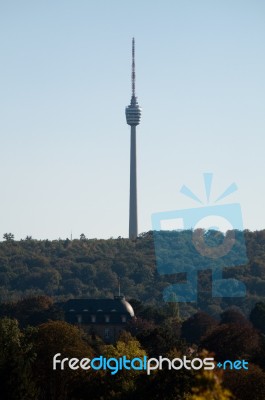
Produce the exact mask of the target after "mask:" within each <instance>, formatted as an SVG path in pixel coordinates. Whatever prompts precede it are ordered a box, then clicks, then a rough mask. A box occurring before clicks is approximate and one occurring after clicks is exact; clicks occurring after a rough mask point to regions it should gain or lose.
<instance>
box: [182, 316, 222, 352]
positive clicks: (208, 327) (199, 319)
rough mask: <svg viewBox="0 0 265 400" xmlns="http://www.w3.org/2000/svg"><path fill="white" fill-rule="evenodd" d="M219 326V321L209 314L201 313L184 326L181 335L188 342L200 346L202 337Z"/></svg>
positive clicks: (189, 319) (188, 320)
mask: <svg viewBox="0 0 265 400" xmlns="http://www.w3.org/2000/svg"><path fill="white" fill-rule="evenodd" d="M216 326H217V321H216V320H215V319H214V318H212V317H210V316H209V315H208V314H206V313H204V312H202V311H200V312H198V313H196V314H194V315H193V316H191V317H190V318H188V319H187V320H186V321H184V322H183V324H182V329H181V334H182V337H184V338H185V339H186V340H187V342H189V343H196V344H199V343H200V341H201V339H202V337H204V336H205V335H206V334H207V333H209V332H210V331H212V330H213V329H214V328H215V327H216Z"/></svg>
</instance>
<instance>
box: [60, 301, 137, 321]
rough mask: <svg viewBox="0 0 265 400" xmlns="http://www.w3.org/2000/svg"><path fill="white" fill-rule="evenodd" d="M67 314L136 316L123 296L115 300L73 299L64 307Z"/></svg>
mask: <svg viewBox="0 0 265 400" xmlns="http://www.w3.org/2000/svg"><path fill="white" fill-rule="evenodd" d="M64 310H65V312H67V313H68V312H70V311H75V312H78V313H80V312H88V313H93V314H96V313H97V312H104V313H111V312H117V313H120V314H124V313H125V314H127V313H128V314H130V316H131V317H133V316H134V311H133V308H132V306H131V305H130V303H128V301H126V300H125V298H124V297H123V296H116V297H115V298H114V299H71V300H68V301H67V302H66V303H65V305H64Z"/></svg>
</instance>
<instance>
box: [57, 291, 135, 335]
mask: <svg viewBox="0 0 265 400" xmlns="http://www.w3.org/2000/svg"><path fill="white" fill-rule="evenodd" d="M64 311H65V321H66V322H68V323H71V324H75V325H77V326H80V327H81V328H82V329H84V331H85V332H87V333H88V334H91V335H97V336H100V337H101V338H102V339H103V340H104V341H105V342H106V343H115V342H116V341H117V340H118V338H119V335H120V333H121V331H122V330H124V329H125V327H126V324H127V323H128V322H129V321H131V320H132V319H133V318H135V315H134V310H133V308H132V306H131V305H130V303H128V301H126V300H125V297H124V296H114V299H71V300H68V301H67V302H66V303H65V309H64Z"/></svg>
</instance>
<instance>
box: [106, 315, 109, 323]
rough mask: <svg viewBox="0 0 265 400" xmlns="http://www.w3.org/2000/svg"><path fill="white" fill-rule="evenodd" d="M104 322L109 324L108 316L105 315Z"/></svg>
mask: <svg viewBox="0 0 265 400" xmlns="http://www.w3.org/2000/svg"><path fill="white" fill-rule="evenodd" d="M105 322H107V323H108V322H109V315H105Z"/></svg>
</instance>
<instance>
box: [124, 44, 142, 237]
mask: <svg viewBox="0 0 265 400" xmlns="http://www.w3.org/2000/svg"><path fill="white" fill-rule="evenodd" d="M131 80H132V97H131V104H130V105H129V106H128V107H126V109H125V114H126V121H127V124H128V125H130V126H131V155H130V157H131V162H130V210H129V238H130V239H136V237H137V235H138V217H137V162H136V160H137V158H136V126H137V125H139V123H140V120H141V112H142V110H141V108H140V107H139V104H138V102H137V97H136V96H135V41H134V38H133V39H132V76H131Z"/></svg>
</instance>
